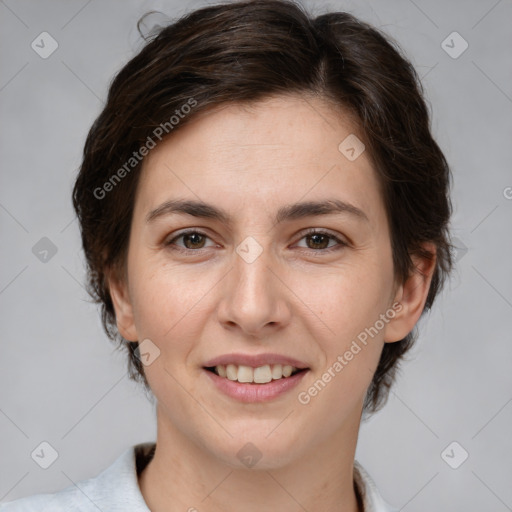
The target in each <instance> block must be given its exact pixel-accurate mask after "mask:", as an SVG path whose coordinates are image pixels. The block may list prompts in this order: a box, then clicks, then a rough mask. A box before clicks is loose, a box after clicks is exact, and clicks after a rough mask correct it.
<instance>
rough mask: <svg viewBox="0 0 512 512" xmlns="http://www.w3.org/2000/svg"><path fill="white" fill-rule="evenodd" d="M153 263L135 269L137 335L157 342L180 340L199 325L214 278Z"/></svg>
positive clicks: (134, 294)
mask: <svg viewBox="0 0 512 512" xmlns="http://www.w3.org/2000/svg"><path fill="white" fill-rule="evenodd" d="M155 266H156V267H157V268H156V270H154V269H153V270H152V269H151V262H150V261H148V263H147V265H145V266H144V267H143V268H141V269H139V271H137V269H135V274H134V275H135V276H136V277H135V278H134V279H133V303H134V320H135V324H136V325H137V329H138V332H140V333H141V335H144V336H145V337H149V338H154V339H155V342H159V343H164V341H165V340H168V339H175V338H177V337H180V338H181V334H182V332H183V331H184V330H186V332H187V333H191V332H193V331H194V326H199V318H200V316H201V312H202V309H203V307H204V305H203V301H202V299H204V298H205V297H206V295H207V294H208V292H209V291H210V290H211V288H212V286H213V284H214V281H215V280H214V279H213V278H211V279H209V278H208V274H207V273H206V272H205V273H204V275H201V276H198V272H197V270H196V271H195V272H194V273H193V274H192V273H190V272H186V271H184V270H183V269H180V268H177V267H175V266H171V265H165V264H163V265H162V264H160V265H155Z"/></svg>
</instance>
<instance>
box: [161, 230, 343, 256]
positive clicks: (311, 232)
mask: <svg viewBox="0 0 512 512" xmlns="http://www.w3.org/2000/svg"><path fill="white" fill-rule="evenodd" d="M192 233H194V234H198V235H200V236H203V237H205V238H207V239H210V240H211V237H210V236H209V235H208V234H207V233H205V232H204V231H201V230H200V229H199V228H188V229H184V230H183V231H178V232H177V233H175V234H173V237H172V238H171V239H170V240H168V241H166V242H164V246H166V247H167V246H171V245H174V246H175V247H174V249H175V250H178V251H181V252H201V251H202V250H204V249H208V247H200V248H199V249H188V248H186V247H180V246H178V245H175V244H174V242H175V241H176V240H177V239H179V238H181V237H183V236H185V235H188V234H192ZM316 234H318V235H325V236H328V237H329V238H331V239H332V240H334V241H335V242H337V245H335V246H333V247H328V248H325V249H309V248H307V247H301V248H300V249H303V250H305V251H311V252H317V253H328V252H331V251H335V250H338V249H340V248H343V247H348V246H349V245H350V243H349V242H348V241H346V240H344V239H343V238H342V237H340V236H339V235H338V234H335V233H333V232H331V231H330V230H328V229H325V228H307V229H306V230H305V231H301V232H300V233H299V234H298V235H297V236H299V237H300V238H299V239H298V241H299V242H300V241H301V240H302V239H303V238H306V237H307V236H308V235H316Z"/></svg>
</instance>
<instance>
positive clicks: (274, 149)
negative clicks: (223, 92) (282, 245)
mask: <svg viewBox="0 0 512 512" xmlns="http://www.w3.org/2000/svg"><path fill="white" fill-rule="evenodd" d="M354 136H355V137H358V139H361V138H362V135H361V134H360V133H359V132H358V128H357V124H356V123H355V122H354V119H353V117H352V116H350V115H349V114H348V113H346V112H343V111H342V110H341V109H340V108H334V107H333V105H331V104H329V103H327V102H326V101H324V100H320V99H319V98H313V97H304V96H279V97H272V98H269V99H267V100H264V101H260V102H257V103H253V104H251V105H247V104H242V105H240V104H225V105H221V106H216V107H213V108H211V109H208V110H207V111H205V112H201V113H199V114H196V115H195V117H194V118H193V119H191V120H190V122H189V123H187V124H186V125H184V126H183V127H181V128H179V129H178V130H177V131H176V132H174V133H172V134H171V136H169V137H168V138H167V139H165V140H164V141H163V142H162V143H160V144H159V145H157V147H156V148H155V149H153V150H152V151H151V152H150V153H149V155H148V156H147V157H146V159H145V161H144V165H143V169H142V175H141V179H140V181H139V186H138V190H137V201H136V202H137V205H136V207H137V208H138V209H142V210H144V211H148V210H149V209H152V208H154V207H155V206H156V205H157V204H159V203H160V202H164V201H166V200H168V199H169V198H172V197H173V196H179V197H184V196H185V197H190V198H194V199H201V200H203V201H205V202H212V201H220V202H222V203H223V204H227V203H231V204H232V206H233V209H235V210H236V209H238V210H240V209H244V210H250V209H251V207H254V208H258V207H260V208H261V207H269V208H271V207H272V208H273V206H272V205H274V203H277V202H286V203H290V202H295V201H298V200H299V199H301V197H303V198H304V199H307V200H314V199H321V198H322V197H323V196H325V195H326V194H328V195H329V196H332V194H333V193H334V194H338V195H340V196H341V197H340V199H342V200H343V199H347V198H348V197H351V199H352V200H356V201H359V203H360V204H359V205H358V206H359V207H361V208H363V207H365V208H366V209H369V210H370V211H371V210H377V209H378V208H377V207H378V206H379V205H376V204H375V203H376V202H378V201H379V200H381V198H380V197H379V196H380V193H379V183H378V180H377V177H376V174H375V172H374V170H373V167H372V164H371V161H370V158H369V156H368V155H367V154H366V152H363V153H362V154H361V155H360V156H359V157H358V158H357V159H355V160H350V159H349V158H347V157H346V155H344V153H343V152H342V151H340V144H341V143H343V141H345V140H347V138H349V139H348V140H349V141H350V140H353V139H351V138H350V137H354ZM356 140H357V139H356ZM234 195H236V197H234ZM248 199H249V200H250V201H249V202H248V201H247V200H248ZM380 206H381V205H380ZM273 209H274V208H273ZM376 213H377V212H376Z"/></svg>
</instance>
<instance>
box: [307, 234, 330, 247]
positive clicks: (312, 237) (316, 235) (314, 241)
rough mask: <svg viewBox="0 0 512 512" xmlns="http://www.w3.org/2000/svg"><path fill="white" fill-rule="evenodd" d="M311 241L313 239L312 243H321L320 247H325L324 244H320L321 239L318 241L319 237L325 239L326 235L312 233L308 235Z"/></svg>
mask: <svg viewBox="0 0 512 512" xmlns="http://www.w3.org/2000/svg"><path fill="white" fill-rule="evenodd" d="M310 237H311V239H312V241H313V244H314V245H318V244H320V245H322V246H323V247H322V248H325V244H322V242H321V241H319V239H322V238H323V239H326V238H327V237H326V236H325V235H319V234H313V235H310Z"/></svg>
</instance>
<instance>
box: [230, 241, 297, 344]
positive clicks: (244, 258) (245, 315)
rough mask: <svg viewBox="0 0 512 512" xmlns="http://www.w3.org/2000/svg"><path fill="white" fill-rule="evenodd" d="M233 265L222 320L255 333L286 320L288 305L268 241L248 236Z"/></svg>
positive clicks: (241, 244) (234, 258)
mask: <svg viewBox="0 0 512 512" xmlns="http://www.w3.org/2000/svg"><path fill="white" fill-rule="evenodd" d="M267 240H268V239H267ZM233 266H234V268H233V271H232V272H230V277H229V280H228V284H227V289H226V290H225V291H226V293H225V295H224V297H223V300H222V307H221V308H220V315H221V320H222V321H223V322H224V323H229V324H230V325H232V324H237V325H238V326H239V328H241V329H242V330H243V331H245V332H247V333H250V334H253V335H257V334H258V333H260V331H261V330H262V329H264V328H265V327H267V326H269V325H274V326H276V325H282V324H283V323H285V322H286V320H287V318H288V314H287V311H288V308H287V307H286V304H285V302H286V299H285V297H284V296H283V294H282V292H283V290H282V287H280V286H279V283H278V281H279V280H278V279H276V277H275V274H274V273H275V272H276V269H277V266H276V261H275V258H274V257H273V255H272V252H271V249H270V248H269V247H268V245H265V246H263V244H260V243H259V242H258V241H256V240H255V239H254V238H252V237H247V238H246V239H245V240H244V241H242V243H240V244H239V246H238V247H237V248H236V253H234V254H233Z"/></svg>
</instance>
